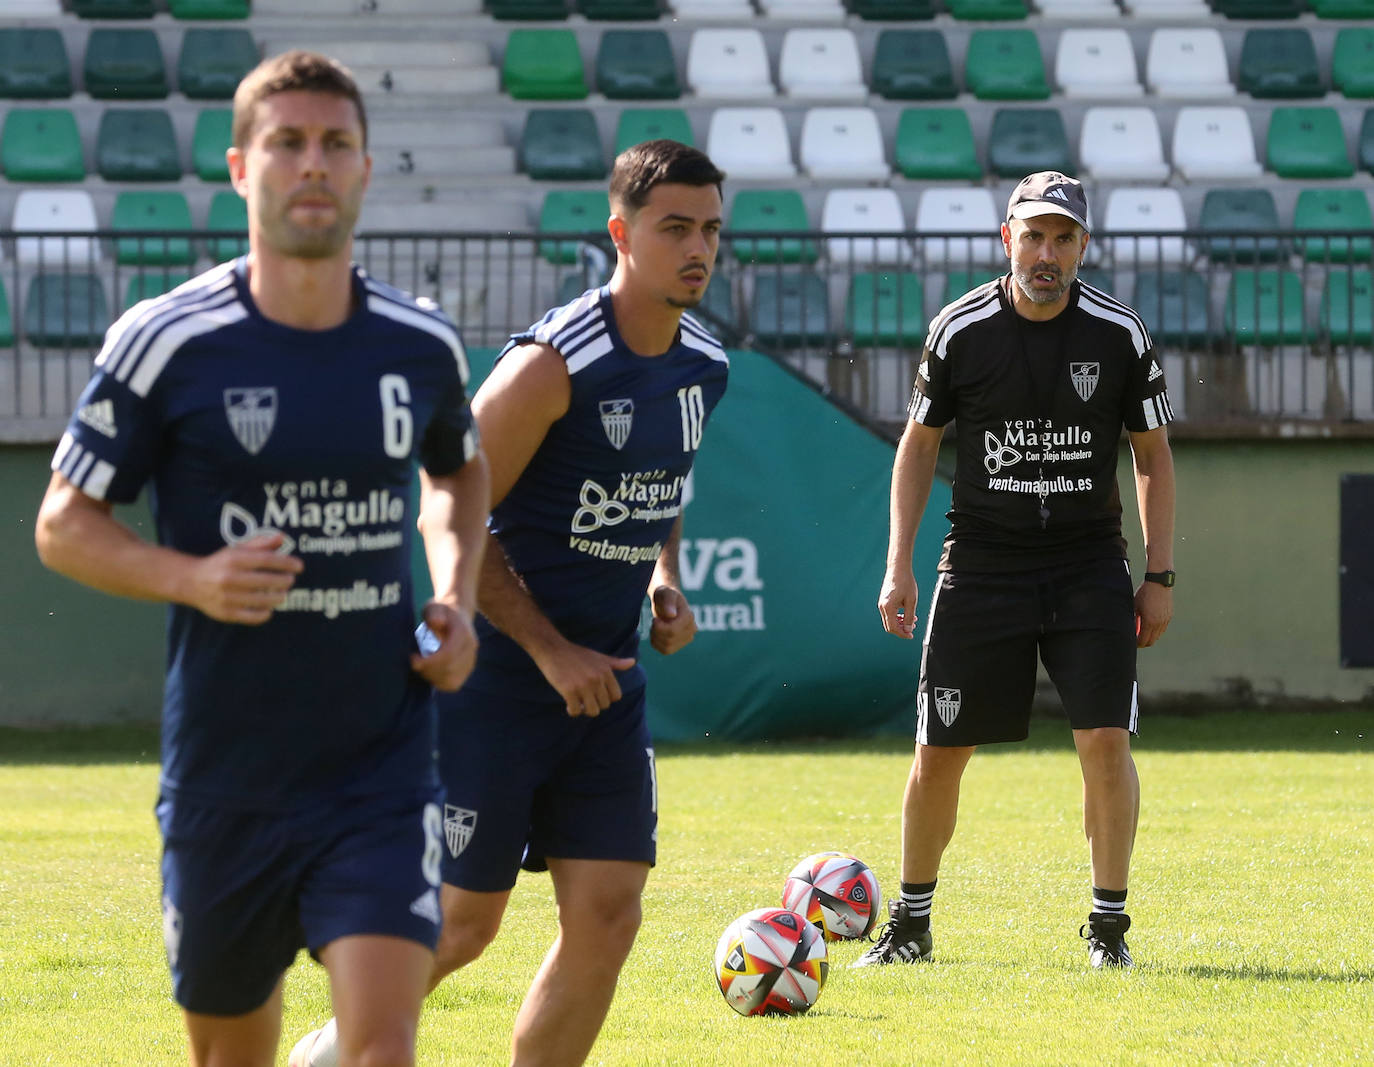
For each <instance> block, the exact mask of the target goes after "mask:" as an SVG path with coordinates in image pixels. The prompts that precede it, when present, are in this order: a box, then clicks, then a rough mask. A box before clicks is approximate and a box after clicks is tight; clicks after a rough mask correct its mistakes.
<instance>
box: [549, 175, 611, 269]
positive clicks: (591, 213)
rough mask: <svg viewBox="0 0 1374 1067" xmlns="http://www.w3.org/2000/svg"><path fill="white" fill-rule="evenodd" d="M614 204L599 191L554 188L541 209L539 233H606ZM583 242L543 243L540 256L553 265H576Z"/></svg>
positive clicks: (598, 234) (601, 235) (598, 235)
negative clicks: (578, 247)
mask: <svg viewBox="0 0 1374 1067" xmlns="http://www.w3.org/2000/svg"><path fill="white" fill-rule="evenodd" d="M610 217H611V205H610V201H609V199H608V198H607V196H606V193H605V192H604V191H602V190H599V189H552V190H550V191H549V192H547V193H545V194H544V203H543V205H542V206H541V207H540V209H539V232H540V233H588V234H596V235H597V237H598V238H600V237H603V236H604V235H605V233H606V220H607V219H608V218H610ZM581 243H582V242H580V241H575V240H567V241H540V242H539V254H540V255H541V256H543V257H544V259H546V260H548V262H550V263H576V262H577V246H578V245H579V244H581Z"/></svg>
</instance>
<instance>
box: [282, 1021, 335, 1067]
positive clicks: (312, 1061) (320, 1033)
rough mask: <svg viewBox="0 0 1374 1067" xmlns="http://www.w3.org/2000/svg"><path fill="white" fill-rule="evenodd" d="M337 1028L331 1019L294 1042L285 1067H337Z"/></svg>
mask: <svg viewBox="0 0 1374 1067" xmlns="http://www.w3.org/2000/svg"><path fill="white" fill-rule="evenodd" d="M337 1033H338V1026H337V1024H336V1023H335V1022H334V1020H333V1019H330V1020H329V1022H327V1023H325V1024H324V1025H323V1026H321V1027H320V1028H319V1029H318V1030H311V1031H310V1033H308V1034H306V1035H305V1036H304V1037H303V1038H301V1039H300V1040H299V1041H297V1042H296V1047H295V1048H293V1049H292V1050H291V1055H290V1056H288V1057H287V1059H286V1065H287V1067H339V1045H338V1037H337Z"/></svg>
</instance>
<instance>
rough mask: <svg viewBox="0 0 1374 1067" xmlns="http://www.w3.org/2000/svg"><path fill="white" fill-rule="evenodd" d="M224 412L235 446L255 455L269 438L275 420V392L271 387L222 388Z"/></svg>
mask: <svg viewBox="0 0 1374 1067" xmlns="http://www.w3.org/2000/svg"><path fill="white" fill-rule="evenodd" d="M224 413H225V415H227V416H228V417H229V428H230V429H232V430H233V431H234V436H235V437H237V438H238V439H239V444H241V445H243V447H244V448H246V449H247V450H248V452H249V454H250V455H254V456H256V455H257V454H258V453H259V452H261V451H262V446H263V445H265V444H267V439H268V438H269V437H271V436H272V427H273V426H274V425H275V424H276V421H277V390H276V389H275V388H274V387H272V386H247V387H242V388H238V389H226V390H224Z"/></svg>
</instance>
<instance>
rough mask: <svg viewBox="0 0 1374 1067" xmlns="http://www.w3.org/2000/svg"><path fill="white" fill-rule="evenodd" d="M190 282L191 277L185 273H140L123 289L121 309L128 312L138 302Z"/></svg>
mask: <svg viewBox="0 0 1374 1067" xmlns="http://www.w3.org/2000/svg"><path fill="white" fill-rule="evenodd" d="M190 280H191V276H190V275H189V274H187V273H186V272H185V271H175V270H158V269H156V268H154V269H152V270H144V271H140V272H139V273H137V274H135V275H134V276H133V277H132V278H130V279H129V284H128V285H126V286H125V287H124V303H123V304H122V305H121V308H122V310H124V311H128V310H129V309H130V308H131V307H133V306H134V305H135V304H137V303H138V302H139V301H141V300H151V299H152V298H153V297H155V296H161V295H162V294H163V293H170V292H171V291H172V290H173V289H175V288H176V287H177V286H178V285H182V284H184V283H186V282H189V281H190Z"/></svg>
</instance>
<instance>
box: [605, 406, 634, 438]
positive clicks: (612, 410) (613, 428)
mask: <svg viewBox="0 0 1374 1067" xmlns="http://www.w3.org/2000/svg"><path fill="white" fill-rule="evenodd" d="M634 418H635V402H634V401H633V400H631V399H630V398H629V397H622V398H621V399H619V400H603V401H601V428H602V429H603V430H605V431H606V439H607V440H608V441H610V442H611V444H612V445H613V446H614V447H615V449H616V451H619V450H620V449H622V448H624V447H625V442H626V441H628V440H629V439H630V425H631V424H632V423H633V422H634Z"/></svg>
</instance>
